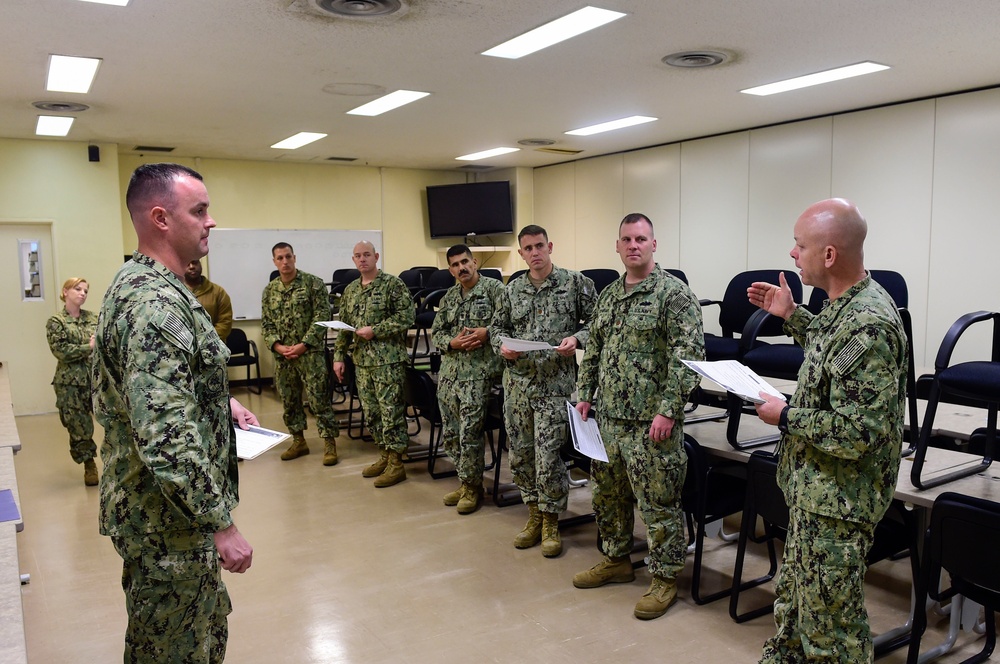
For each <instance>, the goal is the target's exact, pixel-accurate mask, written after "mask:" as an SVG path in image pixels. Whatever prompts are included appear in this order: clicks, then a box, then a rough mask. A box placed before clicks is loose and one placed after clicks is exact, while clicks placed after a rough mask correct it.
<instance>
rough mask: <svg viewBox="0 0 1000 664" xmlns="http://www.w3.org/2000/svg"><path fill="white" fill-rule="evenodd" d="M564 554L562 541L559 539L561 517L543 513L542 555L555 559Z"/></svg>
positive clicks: (551, 513)
mask: <svg viewBox="0 0 1000 664" xmlns="http://www.w3.org/2000/svg"><path fill="white" fill-rule="evenodd" d="M560 553H562V539H561V538H560V537H559V515H558V514H556V513H555V512H542V555H543V556H545V557H546V558H555V557H556V556H558V555H559V554H560Z"/></svg>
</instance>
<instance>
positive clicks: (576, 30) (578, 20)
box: [483, 7, 625, 60]
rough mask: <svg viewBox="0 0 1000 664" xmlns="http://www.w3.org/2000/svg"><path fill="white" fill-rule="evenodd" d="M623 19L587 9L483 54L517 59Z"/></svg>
mask: <svg viewBox="0 0 1000 664" xmlns="http://www.w3.org/2000/svg"><path fill="white" fill-rule="evenodd" d="M623 16H625V14H623V13H622V12H614V11H611V10H610V9H600V8H599V7H584V8H583V9H578V10H577V11H575V12H573V13H572V14H567V15H566V16H563V17H562V18H557V19H556V20H554V21H550V22H549V23H546V24H545V25H543V26H540V27H537V28H535V29H534V30H531V31H529V32H526V33H524V34H523V35H521V36H520V37H514V38H513V39H511V40H509V41H505V42H504V43H502V44H500V45H499V46H494V47H493V48H491V49H490V50H488V51H484V52H483V55H490V56H493V57H495V58H508V59H510V60H516V59H517V58H523V57H524V56H526V55H530V54H531V53H534V52H535V51H540V50H542V49H543V48H546V47H548V46H552V45H553V44H558V43H559V42H561V41H565V40H567V39H569V38H571V37H576V36H577V35H581V34H583V33H584V32H588V31H590V30H593V29H594V28H599V27H601V26H602V25H605V24H607V23H610V22H611V21H616V20H618V19H620V18H621V17H623Z"/></svg>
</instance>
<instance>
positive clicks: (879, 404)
mask: <svg viewBox="0 0 1000 664" xmlns="http://www.w3.org/2000/svg"><path fill="white" fill-rule="evenodd" d="M867 232H868V224H867V223H866V222H865V219H864V217H862V216H861V213H860V212H859V211H858V208H857V207H856V206H855V205H854V204H853V203H851V202H849V201H846V200H843V199H839V198H835V199H830V200H825V201H820V202H819V203H815V204H814V205H811V206H810V207H809V208H807V209H806V211H805V212H803V213H802V215H801V216H800V217H799V219H798V221H796V222H795V230H794V235H795V246H794V247H793V248H792V251H791V256H792V258H793V259H794V260H795V265H796V267H798V268H799V270H800V274H801V276H802V281H803V283H805V284H807V285H810V286H813V287H818V288H822V289H823V290H825V291H826V292H827V294H828V295H829V300H828V301H827V302H826V303H825V305H824V307H823V310H822V311H821V312H820V313H819V314H816V315H813V314H811V313H810V312H809V311H807V310H806V309H805V307H797V306H796V304H795V302H794V301H793V299H792V294H791V291H790V290H789V289H788V286H787V284H786V283H785V280H784V277H781V278H780V284H778V285H774V284H768V283H761V282H758V283H754V284H753V285H752V286H751V287H750V288H748V289H747V297H748V298H749V299H750V302H752V303H753V304H755V305H757V306H758V307H760V308H762V309H764V310H766V311H767V312H768V313H771V314H773V315H775V316H780V317H781V318H783V319H784V320H785V321H786V322H785V330H786V331H787V332H788V333H789V334H791V335H792V336H793V337H794V338H795V340H796V341H797V342H798V343H799V344H801V346H802V347H803V349H805V359H804V361H803V363H802V367H801V368H800V369H799V376H798V387H797V388H796V390H795V394H794V395H792V398H791V401H790V403H788V404H785V402H784V401H782V400H781V399H777V398H775V397H771V396H768V395H766V394H765V393H763V392H762V393H761V395H760V397H761V398H762V399H764V400H765V403H762V404H760V405H758V406H757V413H758V415H759V416H760V419H762V420H763V421H765V422H767V423H768V424H776V425H778V428H779V429H780V430H781V434H782V435H781V443H780V444H779V446H778V450H777V452H776V454H777V456H778V485H779V486H780V487H781V490H782V492H783V493H784V494H785V502H787V503H788V508H789V516H790V521H789V529H788V540H787V543H786V545H785V553H784V561H783V563H782V567H781V572H780V577H779V579H778V583H777V587H776V589H775V590H776V593H777V599H776V600H775V602H774V621H775V624H776V625H777V633H776V634H775V635H774V636H773V637H771V638H770V639H768V640H767V642H766V643H765V644H764V653H763V656H762V657H761V660H760V661H761V662H762V663H767V664H771V663H774V662H802V661H806V660H808V661H810V662H814V661H815V662H852V663H856V662H871V661H872V659H873V647H872V638H871V630H870V628H869V625H868V614H867V612H866V611H865V598H864V578H865V571H866V569H867V565H866V563H865V556H866V555H867V553H868V550H869V549H870V548H871V545H872V540H873V537H874V531H875V525H876V524H877V523H878V522H879V520H880V519H881V518H882V516H883V515H884V514H885V512H886V510H887V509H888V507H889V503H890V501H891V500H892V494H893V491H894V489H895V486H896V476H897V474H898V472H899V453H900V447H901V445H902V440H903V413H904V400H905V396H906V395H905V390H906V362H907V360H906V343H907V342H906V335H905V333H904V331H903V324H902V321H901V320H900V318H899V313H898V312H897V310H896V306H895V304H894V303H893V301H892V298H891V297H890V296H889V295H888V293H886V292H885V290H883V289H882V287H881V286H879V285H878V284H877V283H876V282H875V281H873V280H872V278H871V275H869V274H868V273H867V272H866V271H865V267H864V241H865V236H866V235H867Z"/></svg>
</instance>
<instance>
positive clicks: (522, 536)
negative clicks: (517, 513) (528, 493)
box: [514, 503, 542, 549]
mask: <svg viewBox="0 0 1000 664" xmlns="http://www.w3.org/2000/svg"><path fill="white" fill-rule="evenodd" d="M541 541H542V515H541V513H540V512H539V511H538V503H528V523H526V524H524V529H523V530H521V532H519V533H518V534H517V537H515V538H514V548H516V549H528V548H531V547H533V546H535V545H536V544H538V543H539V542H541Z"/></svg>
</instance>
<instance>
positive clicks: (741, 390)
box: [681, 360, 785, 403]
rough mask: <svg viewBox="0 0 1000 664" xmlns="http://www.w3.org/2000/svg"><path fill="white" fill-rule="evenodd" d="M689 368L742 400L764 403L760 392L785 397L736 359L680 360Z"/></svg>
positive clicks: (782, 398)
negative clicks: (709, 360)
mask: <svg viewBox="0 0 1000 664" xmlns="http://www.w3.org/2000/svg"><path fill="white" fill-rule="evenodd" d="M681 362H683V363H684V364H685V365H687V367H688V368H689V369H691V370H692V371H695V372H696V373H698V374H699V375H701V376H704V377H705V378H708V379H710V380H714V381H715V382H716V383H718V384H719V385H721V386H722V387H724V388H725V389H726V391H727V392H732V393H733V394H735V395H736V396H738V397H739V398H741V399H743V400H744V401H749V402H751V403H764V400H763V399H761V398H760V393H761V392H765V393H767V394H770V395H773V396H775V397H778V398H779V399H781V400H784V399H785V395H784V394H782V393H781V392H779V391H778V390H777V388H775V387H774V386H773V385H771V384H770V383H768V382H767V381H766V380H764V379H763V378H761V377H760V376H758V375H757V374H756V373H755V372H754V370H753V369H751V368H750V367H748V366H746V365H745V364H741V363H739V362H737V361H736V360H717V361H714V362H694V361H692V360H681Z"/></svg>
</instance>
